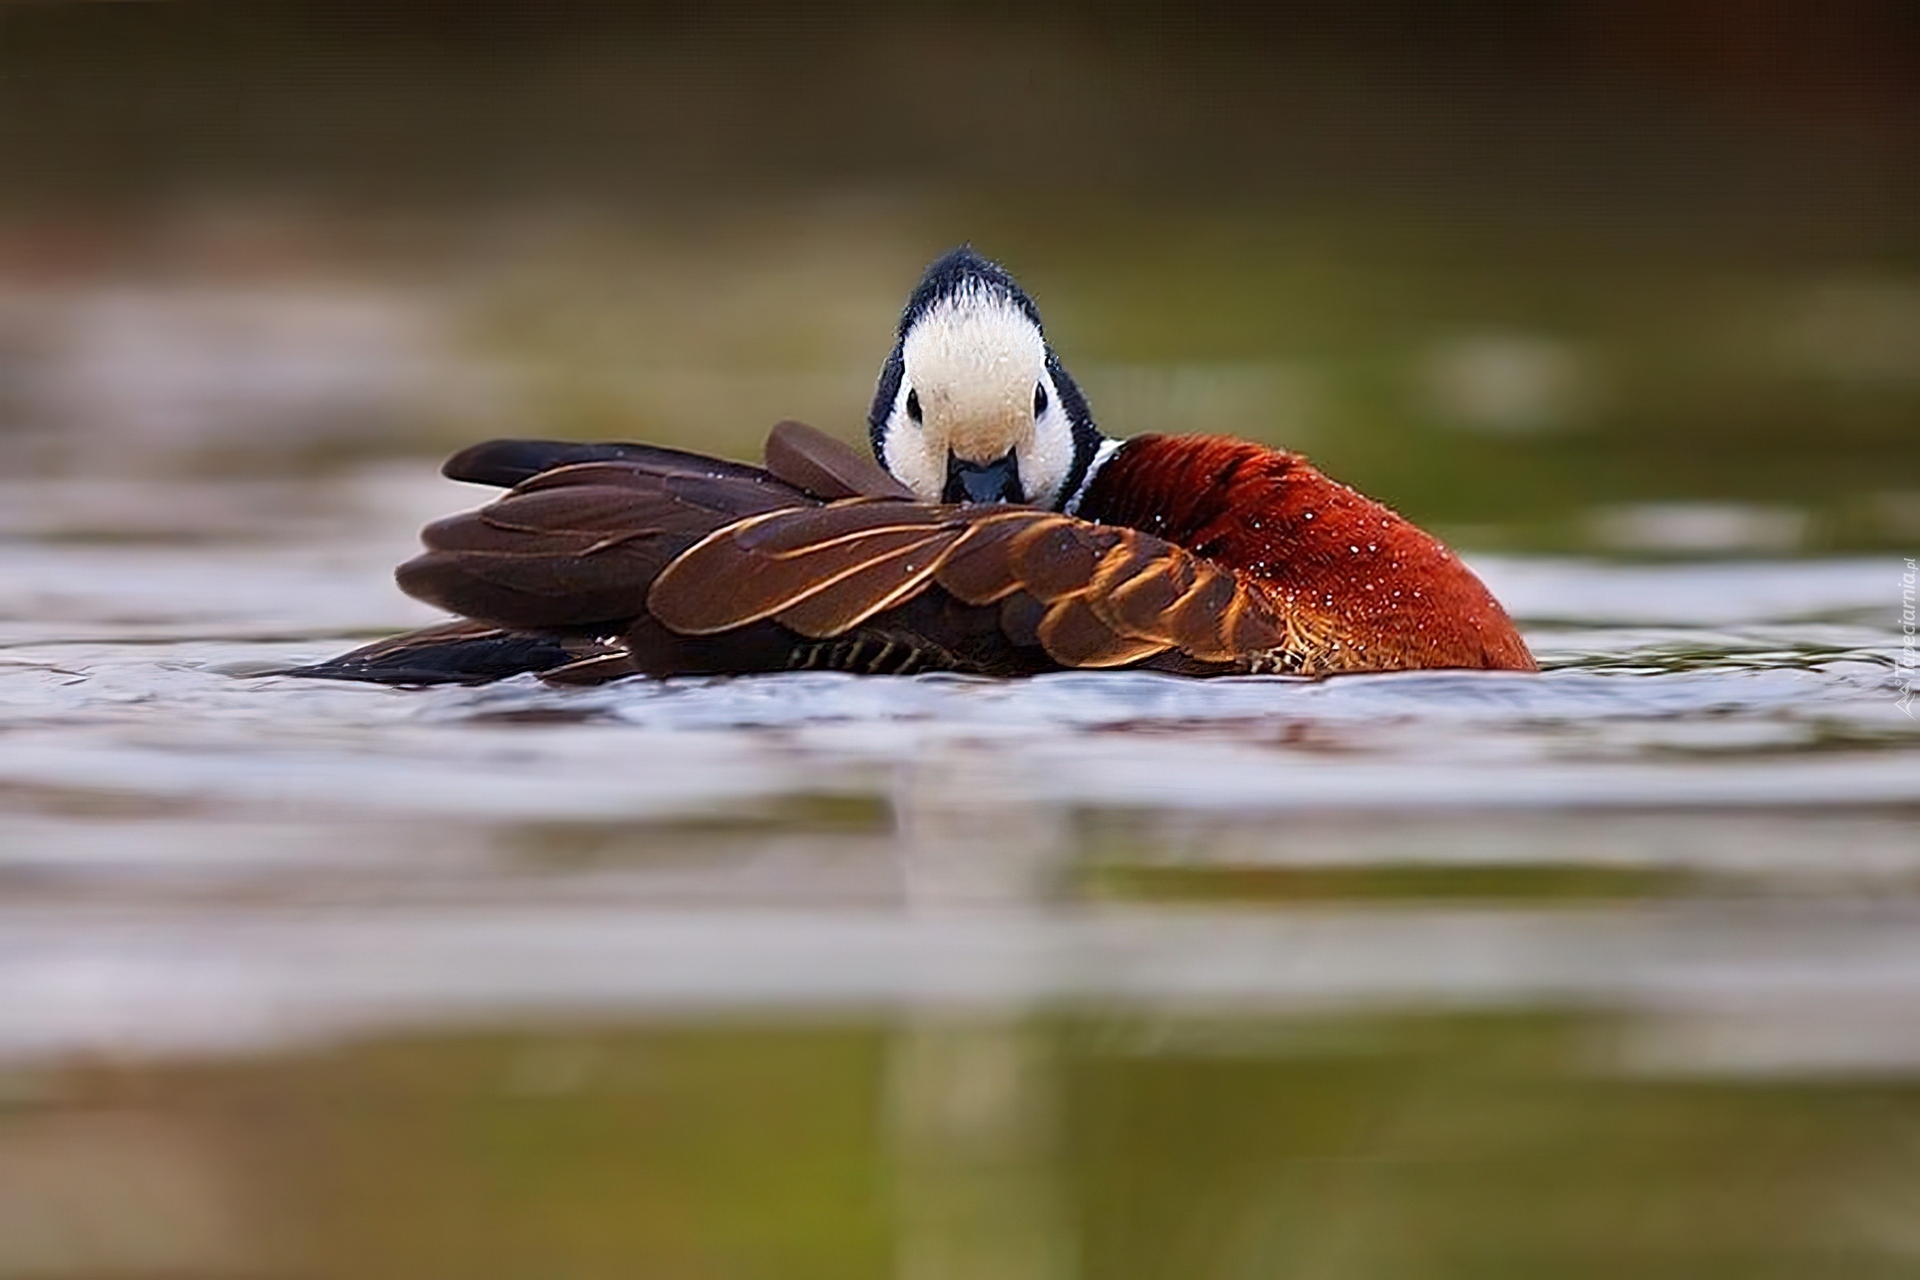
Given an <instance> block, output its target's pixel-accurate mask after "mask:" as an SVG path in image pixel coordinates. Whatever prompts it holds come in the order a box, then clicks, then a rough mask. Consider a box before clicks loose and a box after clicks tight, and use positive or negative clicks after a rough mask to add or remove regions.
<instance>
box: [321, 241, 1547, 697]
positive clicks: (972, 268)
mask: <svg viewBox="0 0 1920 1280" xmlns="http://www.w3.org/2000/svg"><path fill="white" fill-rule="evenodd" d="M867 425H868V436H869V442H870V445H871V448H872V452H873V458H872V460H869V459H867V458H865V457H862V456H861V455H859V454H858V453H857V452H856V451H854V450H853V449H852V448H851V447H850V446H848V445H846V444H844V443H842V442H841V441H839V440H838V439H836V438H834V437H832V436H829V435H827V434H825V433H823V432H820V431H817V430H815V429H814V428H812V427H809V426H806V425H804V424H801V423H797V422H785V423H781V424H779V425H778V426H776V427H775V428H774V429H773V431H772V432H771V433H770V434H769V436H768V439H767V443H766V448H765V457H764V461H765V465H764V466H753V465H750V464H746V463H740V462H734V461H729V460H726V459H719V458H712V457H708V456H706V455H702V454H697V453H690V452H685V451H682V450H676V449H668V448H664V447H659V446H652V445H645V444H635V443H621V442H588V443H574V442H564V441H546V440H521V439H505V440H493V441H487V442H485V443H482V444H478V445H475V446H472V447H471V448H468V449H465V450H462V451H461V452H459V453H457V454H455V455H454V456H453V457H452V458H450V459H449V460H448V461H447V462H446V464H445V465H444V466H443V467H442V472H443V474H445V475H447V476H449V477H450V478H453V479H456V480H463V481H469V482H473V483H478V484H483V485H490V486H494V487H497V488H501V489H504V490H505V491H506V492H505V493H504V495H503V496H501V497H499V498H498V499H496V500H495V501H493V502H491V503H489V504H487V505H485V506H483V507H481V508H479V509H478V510H475V511H470V512H464V513H461V514H458V515H454V516H451V517H448V518H446V519H443V520H440V521H436V522H434V523H433V524H430V525H429V526H427V528H426V529H425V530H424V531H423V533H422V540H423V542H424V543H425V546H426V551H425V552H424V553H423V554H422V555H420V556H417V557H415V558H414V559H412V560H409V561H408V562H406V563H405V564H403V565H401V566H400V568H399V569H398V570H397V571H396V580H397V582H398V584H399V586H400V587H401V589H402V590H403V591H405V592H406V593H407V594H409V595H411V596H413V597H415V598H416V599H420V600H423V601H426V602H428V603H431V604H434V605H436V606H438V607H440V608H443V609H445V610H446V611H448V612H449V613H451V614H453V615H455V618H454V619H453V620H452V621H450V622H447V623H443V624H439V625H437V626H433V627H428V628H424V629H421V630H417V631H413V632H408V633H406V634H404V635H401V636H398V637H394V638H392V639H389V640H383V641H380V642H377V643H375V644H372V645H368V646H364V647H362V648H360V649H356V650H354V651H352V652H350V653H347V654H343V655H341V656H340V657H338V658H335V659H332V660H330V661H327V662H323V663H319V664H315V665H312V666H306V667H299V668H294V669H292V670H290V671H289V672H288V673H287V674H293V675H300V676H309V677H318V678H327V679H340V680H356V681H368V682H374V683H384V684H417V685H428V684H449V683H452V684H482V683H487V682H490V681H493V680H498V679H502V678H505V677H508V676H516V675H526V674H532V675H537V676H539V677H540V678H541V679H543V680H546V681H548V682H550V683H554V684H594V683H600V682H603V681H607V680H614V679H620V678H624V677H630V676H654V677H666V676H679V675H742V674H752V673H758V672H770V671H793V670H826V671H841V672H853V673H861V674H873V675H889V674H890V675H912V674H918V673H922V672H933V671H944V672H955V673H962V674H973V675H984V676H1001V677H1017V676H1027V675H1035V674H1039V673H1042V672H1047V671H1057V670H1069V669H1078V668H1094V669H1105V668H1141V669H1147V670H1154V671H1161V672H1168V673H1172V674H1179V675H1190V676H1213V675H1227V674H1241V675H1248V674H1285V675H1295V676H1310V677H1319V676H1328V675H1335V674H1344V673H1352V672H1364V671H1389V670H1408V669H1432V668H1453V669H1483V670H1509V671H1532V670H1536V669H1537V667H1536V664H1535V662H1534V660H1533V657H1532V655H1531V653H1530V652H1529V651H1528V649H1527V647H1526V644H1525V642H1524V641H1523V640H1522V639H1521V637H1520V635H1519V632H1518V631H1517V629H1516V628H1515V627H1514V625H1513V623H1512V621H1511V619H1510V618H1509V617H1508V616H1507V614H1506V612H1505V611H1504V610H1503V609H1502V608H1501V606H1500V605H1499V603H1498V602H1497V601H1496V600H1495V599H1494V597H1493V595H1492V593H1491V592H1489V591H1488V590H1487V588H1486V587H1485V585H1484V584H1483V583H1482V582H1481V581H1480V580H1479V579H1478V578H1477V577H1476V576H1475V575H1474V574H1473V573H1472V571H1471V570H1470V569H1468V568H1467V567H1466V566H1465V565H1464V564H1463V563H1462V562H1461V561H1460V560H1459V558H1458V557H1457V556H1455V555H1454V554H1453V553H1452V552H1451V551H1450V550H1449V549H1448V548H1447V547H1446V546H1445V545H1444V544H1442V543H1441V542H1440V541H1439V540H1438V539H1437V538H1435V537H1433V536H1432V535H1431V534H1429V533H1427V532H1425V531H1424V530H1422V529H1420V528H1419V527H1418V526H1416V525H1414V524H1413V523H1412V522H1410V521H1408V520H1406V519H1405V518H1403V517H1401V516H1400V515H1398V514H1397V513H1395V512H1393V511H1392V510H1390V509H1389V508H1387V507H1386V506H1384V505H1382V504H1380V503H1378V502H1375V501H1374V500H1372V499H1370V498H1367V497H1365V496H1364V495H1362V494H1360V493H1358V492H1356V491H1355V490H1353V489H1351V488H1348V487H1347V486H1345V485H1342V484H1340V483H1338V482H1337V481H1334V480H1332V479H1330V478H1328V477H1327V476H1325V475H1324V474H1323V473H1321V472H1320V471H1319V470H1317V469H1316V468H1315V467H1313V466H1312V464H1311V463H1309V462H1308V461H1307V460H1306V459H1305V458H1304V457H1302V456H1301V455H1299V454H1297V453H1293V452H1290V451H1286V450H1281V449H1275V448H1271V447H1269V446H1265V445H1261V444H1256V443H1253V442H1250V441H1244V440H1238V439H1233V438H1230V437H1224V436H1204V435H1199V436H1170V435H1142V436H1134V437H1131V438H1129V439H1125V440H1117V439H1113V438H1110V437H1108V436H1106V435H1105V434H1104V433H1102V432H1101V431H1100V430H1099V428H1098V426H1097V425H1096V424H1095V421H1094V418H1093V414H1092V411H1091V408H1090V406H1089V405H1088V402H1087V399H1086V397H1085V395H1084V394H1083V393H1082V392H1081V390H1080V389H1079V386H1078V385H1077V384H1076V383H1075V382H1074V380H1073V379H1072V377H1071V376H1070V375H1069V374H1068V372H1067V370H1066V368H1065V366H1064V365H1063V364H1062V363H1061V361H1060V359H1059V357H1058V356H1057V355H1056V354H1055V352H1054V351H1053V349H1052V347H1051V345H1050V344H1049V343H1048V341H1047V338H1046V334H1045V329H1044V327H1043V324H1042V321H1041V318H1040V312H1039V309H1038V307H1037V306H1036V305H1035V304H1034V302H1033V300H1032V298H1031V297H1030V296H1029V295H1028V294H1027V293H1026V292H1025V290H1023V289H1022V288H1021V287H1020V285H1019V284H1018V283H1017V281H1015V279H1014V278H1013V276H1012V275H1011V274H1009V273H1008V272H1007V270H1006V269H1005V268H1004V267H1002V266H1000V265H999V264H998V263H996V262H993V261H991V260H990V259H988V258H986V257H984V256H982V255H981V254H979V253H977V252H975V251H974V250H973V249H972V248H971V247H970V246H962V247H960V248H958V249H955V250H953V251H951V252H949V253H947V254H945V255H944V256H942V257H941V258H939V259H937V260H936V261H935V262H934V263H933V264H932V265H931V266H929V267H928V268H927V270H926V271H925V272H924V274H923V275H922V277H921V279H920V281H919V283H918V285H917V286H916V287H915V288H914V290H913V291H912V293H911V294H910V295H909V297H908V300H907V304H906V307H905V308H904V310H903V311H902V313H901V316H900V320H899V323H898V325H897V327H896V331H895V336H894V344H893V348H892V350H891V352H890V353H889V354H888V356H887V358H886V360H885V361H884V362H883V364H882V366H881V371H880V376H879V379H878V382H877V385H876V390H875V395H874V399H873V401H872V404H871V407H870V409H869V413H868V423H867Z"/></svg>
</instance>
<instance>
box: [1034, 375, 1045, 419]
mask: <svg viewBox="0 0 1920 1280" xmlns="http://www.w3.org/2000/svg"><path fill="white" fill-rule="evenodd" d="M1046 411H1047V384H1046V383H1044V382H1037V383H1035V384H1034V387H1033V416H1034V417H1036V418H1037V417H1039V416H1040V415H1041V414H1043V413H1045V412H1046Z"/></svg>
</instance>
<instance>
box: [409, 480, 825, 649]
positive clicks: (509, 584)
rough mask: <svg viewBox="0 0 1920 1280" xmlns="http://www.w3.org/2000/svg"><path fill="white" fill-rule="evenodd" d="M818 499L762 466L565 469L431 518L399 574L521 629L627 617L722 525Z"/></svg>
mask: <svg viewBox="0 0 1920 1280" xmlns="http://www.w3.org/2000/svg"><path fill="white" fill-rule="evenodd" d="M806 501H807V499H805V498H804V497H802V496H801V495H800V494H799V493H797V492H796V491H795V490H793V489H792V488H790V487H788V486H786V485H784V484H781V483H780V482H778V481H775V480H773V479H772V478H771V477H768V476H766V475H765V473H762V472H747V473H746V474H739V475H698V474H691V473H664V472H662V471H660V470H658V469H650V468H649V467H647V466H645V465H640V464H631V463H621V462H592V463H583V464H579V465H574V466H565V467H560V468H557V469H555V470H552V471H547V472H542V473H541V474H539V475H537V476H535V477H533V478H532V479H530V480H528V481H526V482H525V483H523V484H522V485H521V486H520V487H519V488H517V489H515V490H514V491H513V492H511V493H509V494H507V495H506V496H505V497H503V498H501V499H500V500H499V501H497V502H494V503H491V504H489V505H487V506H485V507H482V508H481V509H480V510H478V511H470V512H466V513H463V514H461V515H457V516H452V517H449V518H448V519H445V520H440V521H436V522H435V523H433V524H431V525H429V526H427V528H426V530H425V531H424V532H423V534H422V535H421V536H422V540H423V541H424V542H425V543H426V546H427V553H426V554H425V555H422V556H419V557H417V558H415V559H413V560H410V561H408V562H407V563H406V564H404V565H401V566H400V568H399V570H398V571H397V573H396V575H395V576H396V577H397V579H398V581H399V583H400V587H401V589H402V590H404V591H405V592H406V593H407V594H408V595H411V596H414V597H415V598H417V599H420V600H425V601H427V602H428V603H430V604H436V605H439V606H441V607H442V608H445V609H448V610H450V611H452V612H454V613H459V614H464V615H465V616H467V617H470V618H479V619H483V620H485V621H488V622H493V623H499V624H503V625H506V626H509V627H518V628H578V627H592V626H596V625H599V624H606V623H616V622H620V621H623V620H625V619H630V618H632V617H634V616H635V615H636V614H638V613H639V612H640V611H641V610H642V609H643V608H644V607H645V600H646V589H647V586H648V584H649V583H651V582H652V581H653V579H654V578H655V577H656V576H657V575H658V574H659V573H660V571H661V570H662V569H664V568H665V567H666V566H667V565H668V564H669V563H671V562H672V561H673V559H674V557H676V556H678V555H679V554H680V553H681V552H683V551H685V550H686V549H687V548H688V547H689V546H691V545H693V544H694V543H695V542H697V541H698V540H699V539H700V538H701V537H703V536H704V535H706V534H707V533H709V532H711V531H712V530H713V529H716V528H719V527H721V526H724V525H727V524H731V523H735V522H737V521H739V520H740V519H741V518H742V517H748V518H752V517H754V516H756V515H759V516H764V515H766V514H767V513H769V512H771V511H777V510H782V509H787V508H791V507H792V506H793V504H794V503H796V502H802V503H804V502H806Z"/></svg>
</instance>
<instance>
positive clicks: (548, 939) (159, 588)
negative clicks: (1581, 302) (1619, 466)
mask: <svg viewBox="0 0 1920 1280" xmlns="http://www.w3.org/2000/svg"><path fill="white" fill-rule="evenodd" d="M0 496H3V497H4V499H5V502H4V509H5V511H6V513H7V516H6V518H7V520H8V521H9V522H10V527H9V528H8V529H7V531H6V532H7V535H8V539H9V540H8V542H7V545H6V555H5V558H4V560H0V720H3V721H4V728H3V729H0V804H3V805H4V809H5V815H6V816H5V825H4V832H5V838H4V843H0V1274H9V1275H10V1274H23V1275H26V1274H103V1275H104V1274H115V1275H118V1274H138V1275H148V1274H181V1275H186V1274H192V1275H216V1274H240V1275H268V1274H272V1275H343V1276H344V1275H352V1276H379V1275H393V1276H403V1275H404V1276H420V1275H461V1276H484V1275H501V1276H505V1275H632V1274H645V1275H659V1276H690V1277H691V1276H720V1275H727V1276H782V1277H785V1276H821V1277H826V1276H903V1277H916V1278H917V1277H941V1278H946V1277H954V1278H960V1277H983V1278H984V1277H996V1278H1002V1277H1056V1276H1058V1277H1067V1276H1143V1277H1144V1276H1194V1275H1210V1276H1256V1275H1258V1276H1268V1275H1278V1274H1288V1275H1293V1274H1298V1275H1342V1276H1371V1275H1379V1276H1388V1275H1392V1276H1409V1275H1434V1276H1440V1275H1460V1276H1469V1275H1471V1276H1486V1275H1505V1274H1511V1275H1542V1274H1554V1275H1568V1274H1591V1275H1619V1274H1628V1273H1631V1274H1636V1275H1671V1276H1676V1277H1679V1276H1686V1277H1699V1276H1708V1275H1740V1276H1755V1275H1780V1276H1789V1275H1792V1276H1799V1275H1805V1274H1807V1273H1808V1272H1809V1271H1812V1270H1816V1269H1819V1270H1826V1271H1829V1272H1834V1271H1837V1272H1840V1273H1844V1274H1847V1275H1849V1276H1866V1275H1908V1274H1913V1273H1914V1271H1915V1269H1916V1268H1920V1231H1917V1230H1916V1227H1915V1224H1916V1222H1920V824H1916V823H1915V821H1914V817H1913V815H1914V813H1915V811H1916V810H1915V806H1916V805H1917V804H1920V729H1917V727H1916V725H1915V723H1914V721H1913V720H1912V719H1911V718H1910V717H1909V716H1908V715H1907V714H1905V713H1904V712H1903V711H1902V709H1901V707H1900V706H1899V705H1898V699H1899V698H1900V696H1901V693H1902V685H1903V682H1904V681H1905V680H1906V679H1908V678H1909V677H1910V674H1911V673H1910V671H1904V670H1903V669H1902V668H1901V667H1900V665H1899V664H1900V661H1901V656H1902V651H1901V647H1900V646H1901V639H1902V637H1901V632H1900V628H1899V618H1898V610H1899V605H1900V592H1901V573H1902V570H1903V567H1904V565H1903V562H1902V560H1901V559H1900V558H1898V557H1894V556H1887V555H1879V556H1862V557H1859V558H1853V559H1825V560H1820V559H1813V560H1804V559H1803V560H1778V561H1755V560H1747V561H1740V562H1713V561H1666V562H1659V563H1622V562H1613V563H1608V562H1602V561H1593V560H1580V559H1552V558H1538V557H1536V558H1519V557H1510V558H1484V559H1482V560H1480V561H1478V563H1479V566H1480V567H1481V568H1482V569H1483V570H1484V572H1485V573H1486V575H1487V577H1488V579H1489V581H1490V582H1491V583H1492V584H1493V586H1494V587H1495V589H1496V591H1497V592H1498V593H1499V594H1500V595H1501V596H1502V597H1503V598H1504V599H1505V600H1506V601H1508V602H1509V604H1510V606H1511V607H1512V608H1513V610H1514V612H1515V613H1516V614H1517V615H1518V616H1519V617H1521V618H1522V619H1523V620H1524V621H1525V623H1526V625H1527V629H1528V634H1529V637H1530V639H1531V641H1532V642H1533V643H1534V644H1535V646H1536V647H1537V650H1538V652H1539V653H1540V655H1541V657H1542V659H1543V661H1544V662H1545V663H1546V665H1547V666H1548V667H1549V668H1550V669H1549V671H1548V672H1547V673H1546V674H1544V675H1541V676H1539V677H1516V676H1505V675H1470V674H1407V675H1391V676H1378V677H1360V678H1347V679H1340V680H1334V681H1328V682H1324V683H1318V684H1315V683H1305V682H1296V681H1290V680H1284V679H1254V680H1225V681H1215V682H1210V683H1209V682H1189V681H1181V680H1177V679H1171V678H1162V677H1155V676H1148V675H1131V674H1073V675H1061V676H1055V677H1047V678H1042V679H1037V680H1032V681H1028V682H1024V683H994V682H988V681H977V680H966V679H955V678H922V679H906V680H898V679H884V678H867V679H857V678H843V677H837V676H820V675H796V676H792V677H778V678H768V679H756V680H737V681H729V680H696V681H682V682H672V683H667V684H657V683H646V682H635V683H628V684H622V685H616V686H611V687H607V688H602V689H596V690H555V689H547V688H543V687H541V686H539V685H538V684H536V683H533V682H530V681H514V682H509V683H506V684H502V685H498V686H495V687H491V688H484V689H474V690H445V689H442V690H431V691H417V690H416V691H408V690H391V689H378V688H365V687H356V686H343V685H334V684H322V683H309V682H301V681H297V680H291V679H287V678H283V677H275V676H270V675H261V674H258V673H259V672H261V671H263V670H267V669H270V668H272V667H274V666H275V665H278V664H284V663H289V662H293V661H298V660H306V659H311V658H317V657H320V656H324V655H326V654H329V653H331V652H334V651H336V650H338V649H340V648H343V647H345V646H347V645H349V644H351V643H354V642H356V641H357V640H359V639H360V638H362V637H365V636H370V635H376V634H381V633H383V632H386V631H388V630H391V629H396V628H400V627H403V626H407V625H410V624H416V623H419V622H421V621H424V620H426V619H427V618H428V617H430V616H431V615H430V614H428V613H427V612H426V611H424V610H423V609H422V608H421V607H419V606H417V605H414V604H411V603H410V602H407V601H405V600H404V599H402V598H401V597H400V596H399V595H398V594H397V592H395V591H394V590H393V589H392V588H391V586H390V585H389V579H388V570H389V568H390V566H391V564H392V563H393V562H394V560H395V559H396V558H398V556H400V555H403V554H405V552H406V548H407V547H408V546H409V545H410V544H411V538H412V529H413V528H414V527H415V526H416V525H417V524H418V523H419V522H420V521H421V520H423V519H425V518H428V517H430V516H433V515H435V514H439V513H442V512H445V511H447V510H451V509H454V508H455V507H457V506H459V505H462V504H464V503H467V502H470V501H472V500H473V498H474V497H475V495H474V493H473V492H472V491H471V490H465V489H462V488H461V487H460V486H455V485H452V484H450V483H447V482H443V481H439V480H437V479H433V478H431V473H430V471H429V470H428V468H426V467H425V466H422V465H418V464H404V465H402V464H393V465H390V466H382V467H373V468H361V469H358V470H350V471H348V472H346V473H344V474H342V475H341V476H339V477H337V478H335V479H332V480H320V481H294V480H274V481H264V480H263V481H244V482H243V481H230V482H226V483H223V484H219V485H213V484H209V483H206V482H196V481H188V480H182V481H178V482H157V481H136V480H112V481H107V480H83V479H69V480H62V479H57V478H43V479H38V480H22V481H16V482H9V484H8V486H7V491H6V493H5V494H4V495H0Z"/></svg>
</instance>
